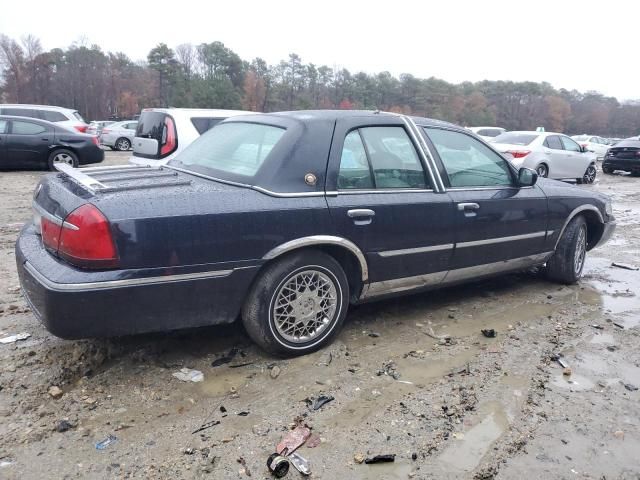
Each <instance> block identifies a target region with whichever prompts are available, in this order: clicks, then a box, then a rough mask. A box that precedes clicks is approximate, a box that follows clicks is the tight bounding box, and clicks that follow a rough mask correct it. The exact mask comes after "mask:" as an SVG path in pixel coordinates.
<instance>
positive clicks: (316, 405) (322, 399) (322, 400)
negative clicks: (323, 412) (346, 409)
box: [305, 395, 335, 410]
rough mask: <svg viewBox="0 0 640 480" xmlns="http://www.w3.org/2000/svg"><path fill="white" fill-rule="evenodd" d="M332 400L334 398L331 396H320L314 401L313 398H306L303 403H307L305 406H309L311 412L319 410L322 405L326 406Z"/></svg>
mask: <svg viewBox="0 0 640 480" xmlns="http://www.w3.org/2000/svg"><path fill="white" fill-rule="evenodd" d="M333 400H335V398H334V397H333V396H331V395H320V396H319V397H318V398H316V399H314V398H313V397H311V398H306V399H305V402H307V405H308V406H309V408H311V409H313V410H320V409H321V408H322V407H323V406H324V405H326V404H327V403H329V402H332V401H333Z"/></svg>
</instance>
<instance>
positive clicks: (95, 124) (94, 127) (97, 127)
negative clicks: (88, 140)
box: [86, 120, 115, 137]
mask: <svg viewBox="0 0 640 480" xmlns="http://www.w3.org/2000/svg"><path fill="white" fill-rule="evenodd" d="M112 123H115V122H114V121H112V120H94V121H92V122H91V123H89V127H88V128H87V132H86V133H88V134H89V135H95V136H97V137H100V134H101V133H102V129H103V128H104V127H106V126H107V125H111V124H112Z"/></svg>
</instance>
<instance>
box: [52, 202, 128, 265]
mask: <svg viewBox="0 0 640 480" xmlns="http://www.w3.org/2000/svg"><path fill="white" fill-rule="evenodd" d="M42 227H43V232H42V238H43V241H44V222H43V223H42ZM58 228H60V227H58ZM58 255H59V256H60V257H62V258H64V259H65V260H67V261H68V262H69V263H71V264H73V265H77V266H79V267H85V268H113V267H116V266H118V255H117V253H116V247H115V245H114V243H113V237H112V236H111V228H110V226H109V222H108V221H107V219H106V218H105V217H104V215H103V214H102V212H101V211H100V210H98V209H97V208H96V207H94V206H93V205H91V204H88V203H87V204H84V205H82V206H81V207H78V208H76V209H75V210H74V211H73V212H71V213H70V214H69V215H68V216H67V218H66V219H65V221H64V224H63V225H62V227H61V228H60V241H59V243H58Z"/></svg>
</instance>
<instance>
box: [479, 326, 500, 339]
mask: <svg viewBox="0 0 640 480" xmlns="http://www.w3.org/2000/svg"><path fill="white" fill-rule="evenodd" d="M480 331H481V332H482V335H484V336H485V337H487V338H495V337H496V335H497V332H496V331H495V330H494V329H493V328H483V329H482V330H480Z"/></svg>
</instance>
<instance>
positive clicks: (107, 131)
mask: <svg viewBox="0 0 640 480" xmlns="http://www.w3.org/2000/svg"><path fill="white" fill-rule="evenodd" d="M101 132H102V133H111V130H109V129H108V128H103V129H102V130H101Z"/></svg>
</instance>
